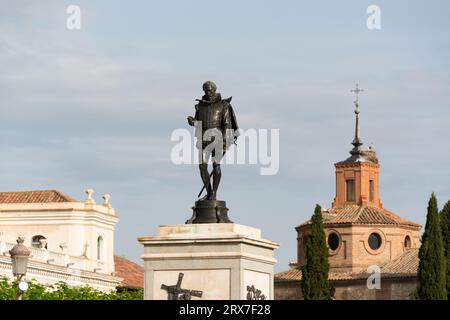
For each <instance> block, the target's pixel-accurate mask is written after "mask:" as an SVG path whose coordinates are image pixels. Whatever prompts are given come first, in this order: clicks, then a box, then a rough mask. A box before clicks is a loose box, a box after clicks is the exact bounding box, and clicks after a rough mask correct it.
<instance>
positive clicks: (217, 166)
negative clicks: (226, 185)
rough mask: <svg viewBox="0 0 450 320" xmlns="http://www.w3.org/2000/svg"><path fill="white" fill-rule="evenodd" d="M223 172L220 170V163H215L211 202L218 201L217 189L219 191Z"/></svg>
mask: <svg viewBox="0 0 450 320" xmlns="http://www.w3.org/2000/svg"><path fill="white" fill-rule="evenodd" d="M221 177H222V171H221V170H220V163H215V162H213V190H212V194H211V197H210V200H216V194H217V189H219V183H220V178H221Z"/></svg>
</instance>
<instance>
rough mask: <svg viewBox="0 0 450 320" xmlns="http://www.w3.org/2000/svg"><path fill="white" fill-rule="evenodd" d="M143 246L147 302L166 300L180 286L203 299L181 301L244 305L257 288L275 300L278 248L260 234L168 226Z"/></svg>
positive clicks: (224, 227)
mask: <svg viewBox="0 0 450 320" xmlns="http://www.w3.org/2000/svg"><path fill="white" fill-rule="evenodd" d="M138 241H139V242H140V243H141V244H142V245H143V246H144V254H143V255H142V256H141V258H142V259H143V260H144V269H145V283H144V299H146V300H167V299H168V287H170V286H172V288H175V286H176V285H177V284H178V285H179V286H178V288H181V289H188V290H193V293H195V294H197V295H198V291H201V297H196V296H195V295H189V293H188V294H187V295H183V294H180V295H178V294H176V297H177V298H179V299H180V298H192V300H196V299H202V300H230V299H232V300H245V299H247V297H248V288H247V287H249V288H251V287H252V286H253V289H257V290H260V291H261V294H263V295H264V296H265V297H266V299H273V285H274V284H273V283H274V281H273V280H274V279H273V274H274V264H275V263H276V260H275V258H274V254H273V253H274V250H275V249H277V248H278V244H276V243H275V242H272V241H269V240H264V239H262V238H261V231H260V230H259V229H255V228H251V227H247V226H243V225H238V224H234V223H202V224H182V225H169V226H159V227H158V230H157V235H156V236H148V237H140V238H138ZM180 274H182V275H181V276H180ZM179 279H181V280H179ZM177 282H178V283H177ZM161 286H163V288H164V289H161ZM184 292H186V291H184ZM172 297H173V296H172Z"/></svg>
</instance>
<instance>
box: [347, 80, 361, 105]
mask: <svg viewBox="0 0 450 320" xmlns="http://www.w3.org/2000/svg"><path fill="white" fill-rule="evenodd" d="M362 91H364V89H361V88H359V87H358V84H356V88H355V89H353V90H350V92H354V93H355V95H356V100H355V103H356V104H358V101H359V100H358V99H359V93H360V92H362Z"/></svg>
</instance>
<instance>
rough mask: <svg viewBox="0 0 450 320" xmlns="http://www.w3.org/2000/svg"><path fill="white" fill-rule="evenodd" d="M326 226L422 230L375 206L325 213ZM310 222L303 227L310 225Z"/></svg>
mask: <svg viewBox="0 0 450 320" xmlns="http://www.w3.org/2000/svg"><path fill="white" fill-rule="evenodd" d="M323 217H324V223H325V224H346V223H350V224H391V225H408V226H412V227H417V228H420V227H421V226H420V224H417V223H415V222H412V221H409V220H406V219H403V218H401V217H399V216H398V215H396V214H394V213H392V212H390V211H388V210H386V209H384V208H378V207H374V206H357V205H345V206H341V207H336V208H331V209H328V210H325V211H323ZM310 223H311V222H310V220H308V221H306V222H305V223H303V224H302V225H307V224H310Z"/></svg>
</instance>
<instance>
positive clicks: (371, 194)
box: [369, 180, 374, 202]
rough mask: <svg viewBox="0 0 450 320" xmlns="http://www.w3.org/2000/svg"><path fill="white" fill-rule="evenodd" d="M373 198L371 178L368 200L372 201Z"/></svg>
mask: <svg viewBox="0 0 450 320" xmlns="http://www.w3.org/2000/svg"><path fill="white" fill-rule="evenodd" d="M373 198H374V184H373V180H370V181H369V201H371V202H373Z"/></svg>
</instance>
